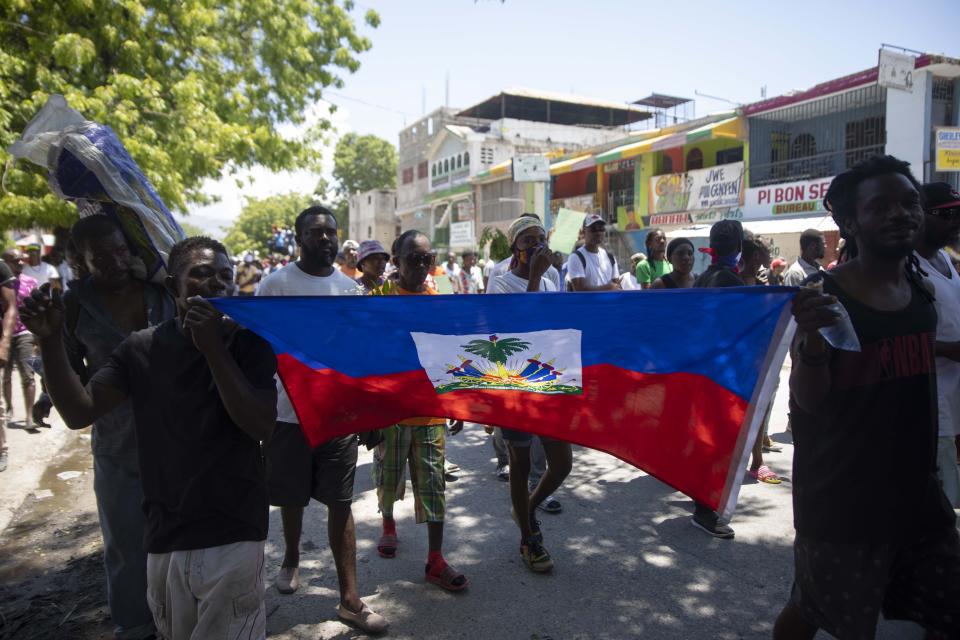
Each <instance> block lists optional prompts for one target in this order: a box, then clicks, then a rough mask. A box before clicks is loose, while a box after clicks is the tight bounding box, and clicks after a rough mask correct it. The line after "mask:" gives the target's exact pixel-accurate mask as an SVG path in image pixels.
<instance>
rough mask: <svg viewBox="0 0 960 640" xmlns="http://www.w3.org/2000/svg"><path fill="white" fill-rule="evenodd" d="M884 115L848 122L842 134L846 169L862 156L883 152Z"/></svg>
mask: <svg viewBox="0 0 960 640" xmlns="http://www.w3.org/2000/svg"><path fill="white" fill-rule="evenodd" d="M886 122H887V118H886V116H874V117H872V118H864V119H863V120H857V121H856V122H848V123H847V125H846V132H845V133H846V135H845V136H844V149H845V150H846V164H847V167H846V168H847V169H849V168H850V167H852V166H853V165H855V164H857V163H858V162H860V161H861V160H863V159H864V158H868V157H870V156H872V155H876V154H878V153H883V146H884V145H885V144H886V142H887V131H886Z"/></svg>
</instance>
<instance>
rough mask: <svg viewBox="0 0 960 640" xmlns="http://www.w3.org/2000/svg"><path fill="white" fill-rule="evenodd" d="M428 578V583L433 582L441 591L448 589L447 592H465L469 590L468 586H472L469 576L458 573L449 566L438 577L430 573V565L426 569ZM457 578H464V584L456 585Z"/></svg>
mask: <svg viewBox="0 0 960 640" xmlns="http://www.w3.org/2000/svg"><path fill="white" fill-rule="evenodd" d="M426 577H427V582H432V583H433V584H435V585H437V586H438V587H440V588H441V589H446V590H447V591H463V590H464V589H466V588H467V585H469V584H470V581H469V580H467V576H465V575H463V574H462V573H460V572H458V571H457V570H456V569H454V568H453V567H451V566H450V565H449V564H448V565H447V566H445V567H444V568H443V572H441V573H440V575H438V576H435V575H433V574H432V573H430V565H429V564H428V565H427V569H426ZM457 578H463V582H461V583H460V584H454V582H455V581H456V580H457Z"/></svg>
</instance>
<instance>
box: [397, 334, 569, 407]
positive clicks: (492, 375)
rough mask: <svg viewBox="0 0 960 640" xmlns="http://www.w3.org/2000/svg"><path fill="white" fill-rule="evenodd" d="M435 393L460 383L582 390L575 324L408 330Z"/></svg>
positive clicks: (556, 391) (478, 386) (557, 391)
mask: <svg viewBox="0 0 960 640" xmlns="http://www.w3.org/2000/svg"><path fill="white" fill-rule="evenodd" d="M410 336H411V337H412V338H413V341H414V343H415V344H416V346H417V357H418V359H419V360H420V366H422V367H423V369H424V371H426V373H427V377H428V378H429V379H430V383H431V384H433V387H434V389H436V390H437V393H449V392H451V391H461V390H464V389H474V390H492V389H498V390H511V391H527V392H530V393H545V394H551V395H555V394H580V393H583V365H582V363H581V359H580V336H581V333H580V331H579V330H577V329H557V330H554V329H550V330H546V331H529V332H527V333H501V334H497V335H490V334H472V335H459V336H456V335H454V336H451V335H444V334H439V333H417V332H411V333H410Z"/></svg>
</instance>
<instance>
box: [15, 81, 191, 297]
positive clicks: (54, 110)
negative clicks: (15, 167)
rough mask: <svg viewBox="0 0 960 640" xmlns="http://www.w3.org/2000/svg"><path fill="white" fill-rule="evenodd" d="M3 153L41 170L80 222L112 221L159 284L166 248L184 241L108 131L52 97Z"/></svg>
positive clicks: (167, 251)
mask: <svg viewBox="0 0 960 640" xmlns="http://www.w3.org/2000/svg"><path fill="white" fill-rule="evenodd" d="M9 152H10V154H11V155H12V156H13V157H14V158H25V159H27V160H30V161H31V162H33V163H35V164H38V165H40V166H42V167H45V168H46V169H47V172H48V176H49V183H50V188H51V189H52V190H53V192H54V193H55V194H56V195H58V196H59V197H61V198H64V199H65V200H70V201H71V202H75V203H76V204H77V208H78V210H79V212H80V216H81V217H84V216H88V215H97V214H106V215H108V216H111V217H112V218H113V219H114V220H116V221H117V222H118V223H119V224H120V226H121V227H122V228H123V232H124V234H125V235H126V237H127V242H128V244H129V245H130V247H131V250H132V251H133V253H134V254H136V255H137V256H138V257H139V258H140V259H141V260H143V263H144V265H145V266H146V269H147V273H146V275H147V277H148V278H149V279H151V280H153V281H155V282H160V281H162V279H163V278H164V277H165V276H166V261H167V256H168V255H169V253H170V248H171V247H172V246H173V245H174V244H175V243H176V242H177V241H179V240H182V239H183V238H184V237H186V236H185V234H184V233H183V229H181V228H180V225H179V224H177V221H176V220H174V218H173V216H172V215H171V214H170V210H169V209H167V207H166V205H165V204H163V201H162V200H161V199H160V196H159V195H157V192H156V191H155V190H154V188H153V186H152V185H151V184H150V182H149V181H148V180H147V178H146V176H144V175H143V172H142V171H140V167H138V166H137V163H136V162H134V161H133V158H131V157H130V154H129V153H127V150H126V149H125V148H124V146H123V144H122V143H121V142H120V139H119V138H117V134H115V133H114V132H113V129H111V128H110V127H108V126H105V125H101V124H97V123H95V122H91V121H89V120H85V119H84V117H83V116H82V115H80V114H79V113H77V112H76V111H74V110H73V109H71V108H70V107H68V106H67V101H66V100H65V99H64V98H63V96H61V95H52V96H50V98H49V99H48V100H47V103H46V104H45V105H44V106H43V108H42V109H41V110H40V111H39V112H38V113H37V115H36V116H34V118H33V120H31V121H30V124H28V125H27V128H26V129H24V131H23V136H22V137H21V139H20V140H17V141H16V142H15V143H13V145H11V147H10V149H9Z"/></svg>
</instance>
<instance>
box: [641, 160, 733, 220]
mask: <svg viewBox="0 0 960 640" xmlns="http://www.w3.org/2000/svg"><path fill="white" fill-rule="evenodd" d="M743 174H744V163H742V162H733V163H731V164H724V165H720V166H716V167H710V168H709V169H695V170H693V171H687V172H686V173H669V174H666V175H662V176H653V177H652V178H650V214H651V215H654V214H658V213H674V212H677V211H697V210H701V209H711V208H714V207H735V206H737V205H740V204H743Z"/></svg>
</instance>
